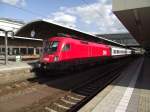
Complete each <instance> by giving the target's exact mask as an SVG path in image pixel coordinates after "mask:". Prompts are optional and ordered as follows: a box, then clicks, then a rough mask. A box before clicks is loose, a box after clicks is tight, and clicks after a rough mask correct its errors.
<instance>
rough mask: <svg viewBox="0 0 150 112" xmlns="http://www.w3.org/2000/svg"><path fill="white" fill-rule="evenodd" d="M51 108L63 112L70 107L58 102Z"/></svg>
mask: <svg viewBox="0 0 150 112" xmlns="http://www.w3.org/2000/svg"><path fill="white" fill-rule="evenodd" d="M51 107H52V109H54V110H56V111H58V112H64V111H67V110H69V109H70V107H68V106H66V105H64V104H61V103H58V102H54V103H53V104H52V106H51Z"/></svg>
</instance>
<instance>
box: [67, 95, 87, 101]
mask: <svg viewBox="0 0 150 112" xmlns="http://www.w3.org/2000/svg"><path fill="white" fill-rule="evenodd" d="M67 97H69V98H71V99H73V100H76V101H81V100H82V99H83V98H85V97H86V96H84V97H83V96H82V97H76V96H74V95H67Z"/></svg>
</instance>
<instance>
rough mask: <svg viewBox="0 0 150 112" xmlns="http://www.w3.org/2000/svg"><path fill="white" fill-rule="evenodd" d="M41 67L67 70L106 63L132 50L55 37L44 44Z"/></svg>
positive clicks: (129, 53)
mask: <svg viewBox="0 0 150 112" xmlns="http://www.w3.org/2000/svg"><path fill="white" fill-rule="evenodd" d="M43 43H44V44H43V53H42V55H41V58H40V63H39V67H40V68H42V69H62V70H63V69H67V68H73V67H76V66H81V65H89V64H94V63H104V61H105V60H108V59H111V58H119V57H125V56H128V55H131V54H132V50H131V49H127V48H121V47H115V46H111V45H106V44H102V43H101V44H100V43H95V42H90V41H85V40H80V39H78V38H72V37H71V36H70V37H65V36H54V37H51V38H49V39H47V40H45V41H44V42H43Z"/></svg>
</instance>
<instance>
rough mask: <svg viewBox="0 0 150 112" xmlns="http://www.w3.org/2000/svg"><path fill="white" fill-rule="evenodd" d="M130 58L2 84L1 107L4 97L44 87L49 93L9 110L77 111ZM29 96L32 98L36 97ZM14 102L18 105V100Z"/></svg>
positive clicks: (30, 92)
mask: <svg viewBox="0 0 150 112" xmlns="http://www.w3.org/2000/svg"><path fill="white" fill-rule="evenodd" d="M130 61H131V60H125V61H123V62H122V64H119V62H117V63H116V62H114V63H110V64H106V65H105V66H97V68H96V67H93V68H92V69H91V70H90V69H86V70H85V71H82V72H81V73H80V72H75V73H72V72H68V73H67V74H65V75H62V74H61V76H59V75H57V76H56V77H51V76H50V77H44V78H41V77H39V78H33V79H30V80H25V81H22V82H16V83H12V84H8V85H4V86H2V87H0V110H1V106H2V105H3V101H4V102H6V101H7V102H8V104H9V101H10V102H11V101H12V100H13V99H16V98H17V97H20V96H21V97H22V98H25V97H24V96H25V95H26V94H30V95H31V97H32V94H37V92H38V91H37V90H39V91H40V90H42V91H47V89H50V94H49V95H47V96H44V94H45V93H46V92H45V93H44V94H43V97H42V99H39V100H38V101H36V102H34V103H30V105H28V106H27V105H26V106H24V107H19V108H16V110H15V111H13V110H12V111H11V112H66V111H77V110H78V109H79V108H80V107H82V106H83V105H84V104H85V103H86V102H87V101H89V100H90V99H91V98H92V97H94V96H95V95H96V94H97V93H98V92H99V91H101V90H102V89H103V88H104V87H105V86H106V85H108V84H109V83H110V82H111V81H112V80H114V79H115V78H116V77H117V76H118V75H119V73H120V71H121V69H122V68H123V66H125V65H126V64H128V63H129V62H130ZM119 66H120V67H119ZM99 67H101V68H99ZM108 69H109V70H108ZM118 69H119V70H118ZM104 71H106V72H104ZM70 74H71V75H70ZM58 76H59V77H58ZM106 76H107V77H106ZM81 77H82V78H81ZM41 88H43V89H41ZM45 88H47V89H45ZM58 89H59V91H58ZM46 94H48V93H46ZM25 99H26V98H25ZM29 100H31V101H32V102H33V100H35V99H29ZM15 101H16V100H15ZM14 103H16V105H17V102H14ZM1 104H2V105H1Z"/></svg>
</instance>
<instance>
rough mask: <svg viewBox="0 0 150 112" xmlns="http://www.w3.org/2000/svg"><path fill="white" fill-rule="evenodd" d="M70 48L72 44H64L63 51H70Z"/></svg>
mask: <svg viewBox="0 0 150 112" xmlns="http://www.w3.org/2000/svg"><path fill="white" fill-rule="evenodd" d="M69 49H70V44H66V45H64V47H63V49H62V51H68V50H69Z"/></svg>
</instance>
